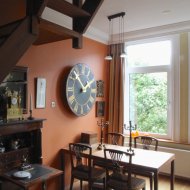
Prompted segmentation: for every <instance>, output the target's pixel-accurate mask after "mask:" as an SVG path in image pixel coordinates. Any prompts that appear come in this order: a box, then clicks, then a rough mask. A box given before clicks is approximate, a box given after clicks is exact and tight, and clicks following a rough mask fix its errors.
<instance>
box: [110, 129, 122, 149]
mask: <svg viewBox="0 0 190 190" xmlns="http://www.w3.org/2000/svg"><path fill="white" fill-rule="evenodd" d="M107 135H108V138H110V140H111V142H110V144H113V145H120V146H124V141H125V135H123V134H122V133H115V132H112V133H107Z"/></svg>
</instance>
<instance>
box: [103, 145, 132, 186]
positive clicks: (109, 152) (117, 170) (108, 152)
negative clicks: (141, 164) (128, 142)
mask: <svg viewBox="0 0 190 190" xmlns="http://www.w3.org/2000/svg"><path fill="white" fill-rule="evenodd" d="M132 156H133V154H131V153H129V152H124V151H121V150H115V149H106V148H105V149H104V157H105V159H107V160H106V164H107V165H108V168H109V170H107V174H108V173H110V164H112V167H111V168H112V170H113V173H112V174H111V175H112V177H113V178H115V179H117V180H118V181H119V180H121V181H122V180H123V177H122V176H123V175H124V173H126V171H127V184H128V188H129V187H131V163H132ZM123 157H125V158H124V159H125V162H126V161H128V164H127V166H126V164H125V165H124V164H123V162H122V158H123ZM126 169H127V170H126ZM107 176H109V175H107ZM129 189H130V188H129Z"/></svg>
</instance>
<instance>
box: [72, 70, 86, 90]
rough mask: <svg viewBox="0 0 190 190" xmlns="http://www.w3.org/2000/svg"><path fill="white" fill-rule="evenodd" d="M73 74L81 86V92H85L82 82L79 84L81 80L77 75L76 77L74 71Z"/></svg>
mask: <svg viewBox="0 0 190 190" xmlns="http://www.w3.org/2000/svg"><path fill="white" fill-rule="evenodd" d="M74 74H75V77H76V79H77V80H78V81H79V83H80V85H81V86H82V91H83V92H85V91H86V89H85V87H84V86H83V84H82V82H81V80H80V77H79V75H78V74H77V73H76V72H75V71H74Z"/></svg>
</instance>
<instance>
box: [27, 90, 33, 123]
mask: <svg viewBox="0 0 190 190" xmlns="http://www.w3.org/2000/svg"><path fill="white" fill-rule="evenodd" d="M32 109H33V103H32V94H30V110H29V112H30V116H29V117H28V119H29V120H33V119H34V117H32Z"/></svg>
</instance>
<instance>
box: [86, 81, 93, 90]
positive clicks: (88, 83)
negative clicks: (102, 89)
mask: <svg viewBox="0 0 190 190" xmlns="http://www.w3.org/2000/svg"><path fill="white" fill-rule="evenodd" d="M93 82H94V79H92V80H91V81H90V82H88V81H87V85H86V86H85V87H84V88H85V90H86V89H87V88H88V87H89V88H90V85H91V84H92V83H93Z"/></svg>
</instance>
